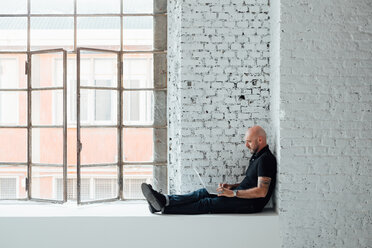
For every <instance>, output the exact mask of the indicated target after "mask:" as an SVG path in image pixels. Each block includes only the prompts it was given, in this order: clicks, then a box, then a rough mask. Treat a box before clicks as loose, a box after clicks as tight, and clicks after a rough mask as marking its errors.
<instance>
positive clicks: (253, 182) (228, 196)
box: [141, 126, 277, 214]
mask: <svg viewBox="0 0 372 248" xmlns="http://www.w3.org/2000/svg"><path fill="white" fill-rule="evenodd" d="M245 146H246V147H247V148H248V149H249V151H250V153H251V154H252V156H251V158H250V160H249V166H248V168H247V171H246V173H245V178H244V179H243V181H242V182H240V183H237V184H228V183H220V184H219V187H218V188H217V192H218V194H217V195H215V194H209V193H208V191H207V190H206V189H204V188H203V189H199V190H197V191H194V192H192V193H189V194H185V195H163V194H161V193H159V192H157V191H155V190H154V189H153V188H152V186H151V185H149V184H145V183H143V184H142V185H141V189H142V193H143V195H144V196H145V198H146V200H147V201H148V203H149V209H150V211H151V212H152V213H155V212H162V213H163V214H206V213H255V212H260V211H261V210H262V209H263V208H264V206H265V205H266V204H267V202H268V201H269V200H270V197H271V195H272V193H273V191H274V188H275V183H276V171H277V168H276V159H275V156H274V155H273V154H272V153H271V152H270V150H269V146H268V145H267V143H266V132H265V130H264V129H263V128H262V127H260V126H253V127H251V128H249V129H248V130H247V132H246V134H245Z"/></svg>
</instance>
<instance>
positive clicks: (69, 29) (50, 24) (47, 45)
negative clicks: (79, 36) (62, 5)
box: [31, 17, 74, 50]
mask: <svg viewBox="0 0 372 248" xmlns="http://www.w3.org/2000/svg"><path fill="white" fill-rule="evenodd" d="M73 46H74V18H73V17H31V50H41V49H51V48H64V49H66V50H72V49H73Z"/></svg>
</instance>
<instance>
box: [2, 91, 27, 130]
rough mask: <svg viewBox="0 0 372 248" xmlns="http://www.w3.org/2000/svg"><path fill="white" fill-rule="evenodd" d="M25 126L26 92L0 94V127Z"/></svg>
mask: <svg viewBox="0 0 372 248" xmlns="http://www.w3.org/2000/svg"><path fill="white" fill-rule="evenodd" d="M26 124H27V92H11V91H10V92H9V91H8V92H7V91H3V92H0V125H5V126H7V125H11V126H17V125H26Z"/></svg>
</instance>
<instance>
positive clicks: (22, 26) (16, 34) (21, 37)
mask: <svg viewBox="0 0 372 248" xmlns="http://www.w3.org/2000/svg"><path fill="white" fill-rule="evenodd" d="M6 2H7V3H9V2H10V1H6ZM0 10H1V7H0ZM0 50H2V51H26V50H27V17H0Z"/></svg>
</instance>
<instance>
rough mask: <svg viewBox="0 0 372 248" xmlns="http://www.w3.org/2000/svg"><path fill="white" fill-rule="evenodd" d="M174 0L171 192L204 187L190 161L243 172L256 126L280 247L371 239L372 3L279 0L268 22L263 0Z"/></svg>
mask: <svg viewBox="0 0 372 248" xmlns="http://www.w3.org/2000/svg"><path fill="white" fill-rule="evenodd" d="M169 2H170V4H169V5H168V6H169V11H168V13H169V17H168V18H169V21H168V23H169V34H168V37H169V42H168V45H169V48H168V51H169V60H168V63H169V64H168V69H169V74H168V79H169V84H168V88H169V99H168V102H169V108H168V111H169V113H168V114H169V138H170V139H171V140H170V142H169V145H170V150H169V162H170V165H169V178H170V183H169V185H170V192H171V193H175V192H177V193H183V192H187V191H190V190H193V189H196V188H198V187H200V185H196V184H195V181H196V179H195V178H194V174H193V172H192V171H191V169H190V166H191V165H194V166H196V167H197V168H199V170H200V171H201V172H202V173H203V177H204V178H206V179H207V181H208V182H209V183H212V182H213V183H218V182H220V181H228V182H236V181H239V180H240V179H241V178H242V175H243V173H244V171H245V169H246V166H247V165H248V158H249V156H250V154H249V153H248V151H247V150H246V149H245V148H244V144H243V142H242V139H243V135H244V132H245V130H246V128H247V127H248V126H251V125H253V124H260V125H263V126H264V127H265V128H266V129H267V131H268V133H269V137H270V141H269V143H270V145H271V148H275V151H276V155H277V157H278V159H279V161H278V162H279V180H278V181H279V182H278V188H277V190H278V194H277V198H278V201H277V202H278V204H279V206H278V211H279V215H280V223H281V228H280V231H281V236H282V240H283V243H282V247H294V248H297V247H372V239H371V238H370V236H371V235H370V234H371V233H372V201H371V200H370V199H372V195H371V188H372V187H371V186H372V170H371V168H372V162H371V161H372V153H371V152H370V151H371V149H372V114H371V111H372V110H371V109H372V96H371V95H372V94H371V93H372V83H371V82H372V23H371V22H372V18H371V16H372V4H371V2H370V1H369V0H356V1H346V0H341V1H330V0H327V1H319V0H317V1H310V0H302V1H290V0H282V1H280V2H279V1H271V10H270V18H271V19H272V22H271V24H270V20H269V19H268V17H269V15H268V13H267V12H268V5H267V1H262V0H249V1H248V0H245V1H244V0H236V1H235V0H230V1H229V0H226V1H218V0H203V1H201V0H199V1H193V0H183V1H181V0H169ZM270 25H271V26H270ZM270 29H271V31H270ZM270 32H271V35H270ZM243 33H244V34H243ZM270 42H271V44H270V48H271V51H270V52H269V49H268V47H267V45H268V44H269V43H270ZM269 64H270V66H269ZM241 96H244V98H243V97H241Z"/></svg>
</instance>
